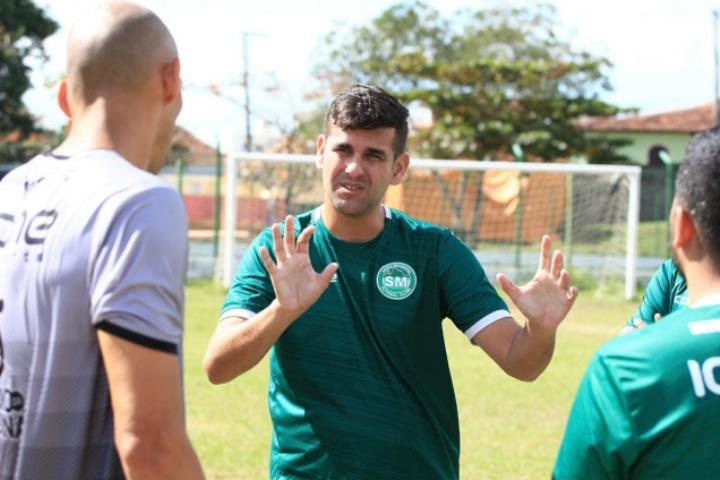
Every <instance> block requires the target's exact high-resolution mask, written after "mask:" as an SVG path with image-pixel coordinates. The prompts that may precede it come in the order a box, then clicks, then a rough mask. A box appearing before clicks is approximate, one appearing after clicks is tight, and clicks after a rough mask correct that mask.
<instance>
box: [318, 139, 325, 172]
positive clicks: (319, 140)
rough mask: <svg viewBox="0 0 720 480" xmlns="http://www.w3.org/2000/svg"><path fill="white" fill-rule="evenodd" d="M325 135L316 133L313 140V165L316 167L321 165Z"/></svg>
mask: <svg viewBox="0 0 720 480" xmlns="http://www.w3.org/2000/svg"><path fill="white" fill-rule="evenodd" d="M325 145H326V140H325V135H323V134H320V135H318V138H317V140H316V141H315V154H316V157H315V166H316V167H317V168H322V166H323V155H324V154H325Z"/></svg>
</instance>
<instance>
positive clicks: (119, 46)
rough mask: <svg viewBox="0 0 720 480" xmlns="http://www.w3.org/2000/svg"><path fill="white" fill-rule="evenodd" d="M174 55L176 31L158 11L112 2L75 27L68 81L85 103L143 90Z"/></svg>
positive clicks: (74, 92) (69, 52) (70, 44)
mask: <svg viewBox="0 0 720 480" xmlns="http://www.w3.org/2000/svg"><path fill="white" fill-rule="evenodd" d="M176 57H177V48H176V47H175V42H174V40H173V38H172V35H171V34H170V31H169V30H168V29H167V27H166V26H165V24H164V23H163V22H162V20H160V18H158V16H157V15H155V14H154V13H153V12H151V11H150V10H148V9H146V8H144V7H141V6H139V5H136V4H134V3H130V2H125V1H111V2H107V3H105V4H103V5H102V6H101V7H99V8H97V9H95V10H93V11H91V12H89V13H88V14H87V15H85V16H84V17H83V18H81V19H79V20H78V21H77V22H76V23H75V24H74V26H73V28H72V29H71V31H70V38H69V42H68V66H67V75H68V84H69V86H70V88H71V91H72V94H73V95H75V96H76V97H77V98H79V99H82V100H84V101H86V102H91V101H93V100H94V99H95V98H96V97H97V96H99V95H101V94H103V93H108V92H112V91H125V92H135V91H140V90H142V89H143V88H144V87H145V86H146V85H147V84H148V82H149V81H150V78H151V77H152V75H153V73H154V72H155V71H156V69H157V68H158V67H159V66H160V65H163V64H165V63H167V62H170V61H172V60H173V59H175V58H176Z"/></svg>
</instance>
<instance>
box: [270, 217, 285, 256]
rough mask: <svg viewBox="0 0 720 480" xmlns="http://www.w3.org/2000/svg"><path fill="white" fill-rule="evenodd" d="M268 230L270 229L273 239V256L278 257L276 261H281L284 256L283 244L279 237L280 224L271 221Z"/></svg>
mask: <svg viewBox="0 0 720 480" xmlns="http://www.w3.org/2000/svg"><path fill="white" fill-rule="evenodd" d="M270 231H272V239H273V250H275V258H277V259H278V262H281V261H282V260H283V259H284V258H285V255H286V253H285V245H283V240H282V238H281V237H280V224H279V223H273V225H272V227H270Z"/></svg>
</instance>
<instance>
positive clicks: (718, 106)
mask: <svg viewBox="0 0 720 480" xmlns="http://www.w3.org/2000/svg"><path fill="white" fill-rule="evenodd" d="M718 19H720V11H719V10H713V51H714V52H715V72H714V73H715V74H714V75H713V78H714V79H715V100H714V103H715V124H718V123H720V82H718V69H720V56H719V55H720V54H719V53H718Z"/></svg>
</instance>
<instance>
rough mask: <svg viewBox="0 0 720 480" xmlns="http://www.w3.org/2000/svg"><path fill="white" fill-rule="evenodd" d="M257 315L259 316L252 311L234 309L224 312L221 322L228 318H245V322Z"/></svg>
mask: <svg viewBox="0 0 720 480" xmlns="http://www.w3.org/2000/svg"><path fill="white" fill-rule="evenodd" d="M255 315H257V313H255V312H253V311H252V310H247V309H244V308H233V309H230V310H227V311H225V312H223V313H222V315H220V321H221V322H222V321H223V320H225V319H226V318H230V317H239V318H244V319H245V320H250V319H251V318H253V317H254V316H255Z"/></svg>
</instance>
